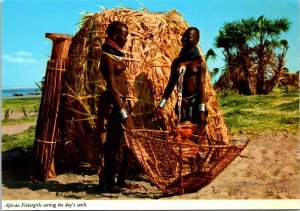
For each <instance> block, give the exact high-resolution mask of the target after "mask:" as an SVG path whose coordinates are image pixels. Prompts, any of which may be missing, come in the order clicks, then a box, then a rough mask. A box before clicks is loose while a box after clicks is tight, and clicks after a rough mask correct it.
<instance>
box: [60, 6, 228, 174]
mask: <svg viewBox="0 0 300 211" xmlns="http://www.w3.org/2000/svg"><path fill="white" fill-rule="evenodd" d="M116 20H118V21H121V22H123V23H125V24H126V25H127V26H128V28H129V35H128V42H127V44H126V46H125V50H126V56H125V57H126V58H125V62H126V67H127V70H126V75H127V79H128V82H129V93H130V99H131V105H132V107H133V113H134V117H135V123H136V125H137V126H138V127H146V128H148V127H154V126H153V124H150V123H149V121H147V115H148V114H150V113H151V112H152V111H153V109H154V108H155V106H156V105H157V104H158V102H159V100H160V98H161V96H162V94H163V90H164V88H165V87H166V85H167V82H168V78H169V74H170V66H171V63H172V61H173V59H175V58H176V57H177V56H178V54H179V52H180V49H181V42H180V39H181V35H182V34H183V32H184V31H185V30H186V29H187V27H188V23H187V22H186V21H184V19H183V18H182V17H181V15H180V14H179V13H178V12H176V11H175V10H172V11H169V12H165V13H150V12H148V11H136V10H131V9H124V8H123V9H112V10H104V11H103V12H99V13H95V14H87V15H85V16H84V17H83V19H82V23H81V28H80V30H79V31H78V33H76V34H75V36H74V37H73V38H72V40H71V41H72V43H71V46H70V50H69V63H68V67H67V70H66V72H65V78H64V81H63V82H62V83H63V84H62V86H63V88H62V95H61V103H60V108H59V116H58V119H59V125H58V135H59V138H58V140H57V143H56V152H55V161H56V168H57V169H63V170H66V169H70V168H73V169H78V168H80V167H88V168H89V169H94V170H97V168H98V166H99V164H100V161H101V158H100V157H101V153H100V151H101V137H100V136H101V134H100V133H99V128H97V121H96V120H97V113H98V104H99V103H101V102H99V96H100V95H101V93H102V92H103V91H104V89H105V82H104V80H103V78H102V76H101V74H100V71H99V65H100V58H101V45H102V44H103V42H104V40H105V37H106V33H105V30H106V27H107V26H108V24H109V23H111V22H112V21H116ZM202 57H203V55H202ZM203 59H204V58H203ZM206 75H207V78H206V81H207V83H206V84H207V87H206V88H207V91H206V100H207V104H206V107H207V110H208V117H207V126H206V134H207V136H208V137H209V138H212V139H216V140H220V141H221V142H223V143H224V144H227V145H229V144H231V140H230V137H229V134H228V131H227V128H226V126H225V123H224V119H223V116H222V113H221V109H220V106H219V103H218V101H217V99H216V94H215V92H214V90H213V88H212V85H211V79H210V75H209V71H208V70H207V74H206ZM175 102H176V93H175V92H173V94H172V95H171V97H170V100H169V101H168V103H167V104H166V106H165V112H166V114H165V117H166V118H165V122H164V129H166V130H170V125H172V124H173V122H174V119H175V118H176V115H175V113H174V107H175Z"/></svg>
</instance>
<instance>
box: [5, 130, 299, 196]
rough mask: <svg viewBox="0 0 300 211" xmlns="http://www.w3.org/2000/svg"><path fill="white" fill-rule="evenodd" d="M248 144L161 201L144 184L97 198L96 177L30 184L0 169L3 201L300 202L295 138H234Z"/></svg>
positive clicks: (295, 135) (59, 178) (274, 134)
mask: <svg viewBox="0 0 300 211" xmlns="http://www.w3.org/2000/svg"><path fill="white" fill-rule="evenodd" d="M233 139H237V140H241V141H245V140H250V142H249V144H248V146H247V147H246V149H245V150H244V151H243V152H242V153H241V154H240V156H239V157H237V158H236V159H235V160H234V161H233V162H232V163H231V164H230V165H229V166H228V167H227V168H226V169H225V170H224V171H223V172H222V173H221V174H220V175H219V176H218V177H217V178H216V179H214V180H213V181H212V182H211V183H210V184H209V185H207V186H206V187H204V188H202V189H201V190H199V191H197V192H195V193H190V194H184V195H181V196H172V197H165V196H163V195H162V193H161V192H160V191H159V189H158V188H156V187H155V186H153V185H151V184H150V183H149V182H148V181H147V180H145V179H143V178H138V179H135V180H131V181H130V182H131V183H134V184H138V186H139V187H138V188H136V189H132V190H125V192H124V193H119V194H109V193H106V194H104V193H99V191H98V189H97V185H98V177H97V176H96V175H85V176H83V175H76V174H63V175H59V176H57V177H56V178H54V179H51V180H50V181H48V182H39V183H32V182H29V181H28V180H26V179H25V178H24V175H25V174H26V172H27V170H25V169H23V170H22V171H23V172H20V169H16V168H15V169H14V170H12V169H11V170H9V169H3V171H2V175H3V179H2V191H3V192H2V199H4V200H17V199H31V200H34V199H37V198H38V199H41V200H43V199H48V200H50V199H55V200H58V199H97V200H99V199H157V198H158V199H299V198H300V181H299V178H300V170H299V161H300V159H299V133H293V134H289V133H287V132H272V133H261V134H237V135H234V136H233Z"/></svg>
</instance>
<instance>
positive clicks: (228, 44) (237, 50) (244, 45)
mask: <svg viewBox="0 0 300 211" xmlns="http://www.w3.org/2000/svg"><path fill="white" fill-rule="evenodd" d="M252 21H253V19H249V20H242V21H234V22H231V23H225V24H224V26H223V28H222V29H221V30H220V31H219V35H218V36H217V38H216V40H215V46H216V47H218V48H223V49H224V50H223V55H224V57H225V62H226V65H227V72H226V73H224V74H223V75H222V76H221V77H223V78H222V79H221V80H222V81H223V82H222V83H220V85H221V84H225V83H224V82H225V81H228V88H230V89H234V90H236V91H239V92H240V93H242V94H251V85H250V81H249V75H250V74H249V70H250V67H251V47H250V46H249V45H248V42H249V40H250V39H251V28H250V27H245V26H248V25H251V22H252Z"/></svg>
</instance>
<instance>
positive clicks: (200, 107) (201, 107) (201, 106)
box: [199, 103, 205, 111]
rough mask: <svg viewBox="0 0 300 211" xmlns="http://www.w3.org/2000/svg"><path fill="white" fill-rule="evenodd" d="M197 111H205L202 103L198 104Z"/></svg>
mask: <svg viewBox="0 0 300 211" xmlns="http://www.w3.org/2000/svg"><path fill="white" fill-rule="evenodd" d="M199 111H205V104H204V103H200V104H199Z"/></svg>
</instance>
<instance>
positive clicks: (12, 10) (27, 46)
mask: <svg viewBox="0 0 300 211" xmlns="http://www.w3.org/2000/svg"><path fill="white" fill-rule="evenodd" d="M0 2H1V10H2V12H1V15H2V17H1V87H2V88H11V87H36V85H35V82H37V83H38V82H40V81H41V80H42V78H43V76H44V75H45V71H46V62H47V60H48V59H49V57H50V54H51V49H52V43H51V41H50V40H49V39H47V38H45V33H48V32H50V33H62V34H70V35H74V34H75V33H76V32H77V31H78V23H79V21H80V19H81V17H82V12H88V13H96V12H101V11H102V9H101V6H104V7H105V8H107V9H113V8H116V7H117V6H125V7H128V8H132V9H139V8H141V4H143V5H145V6H146V8H147V9H148V10H149V11H150V12H163V11H168V10H171V9H176V10H177V11H179V12H180V13H181V14H182V16H183V18H184V19H185V20H186V21H187V22H188V24H189V25H190V26H195V27H197V28H199V29H200V33H201V38H200V42H199V44H200V46H201V48H202V50H203V52H204V53H206V52H207V51H208V50H209V49H210V48H213V49H214V50H215V51H216V53H217V55H218V56H219V59H218V60H217V61H215V62H213V61H209V62H208V67H209V69H210V70H212V69H213V68H215V67H221V66H223V60H222V51H221V49H216V48H215V47H214V40H215V38H216V37H217V35H218V31H219V30H220V28H221V27H222V26H223V25H224V23H226V22H231V21H236V20H240V19H243V18H250V17H254V18H258V17H259V16H261V15H264V16H265V17H267V18H270V19H276V18H282V17H285V18H288V19H289V20H290V21H291V23H292V24H291V27H290V29H289V31H288V32H286V33H284V34H282V38H284V39H287V40H288V42H289V46H290V48H289V50H288V53H287V63H286V67H287V68H288V69H289V70H290V72H296V71H298V70H299V69H300V65H299V63H300V55H299V41H300V40H299V25H300V24H299V2H298V0H0Z"/></svg>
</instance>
